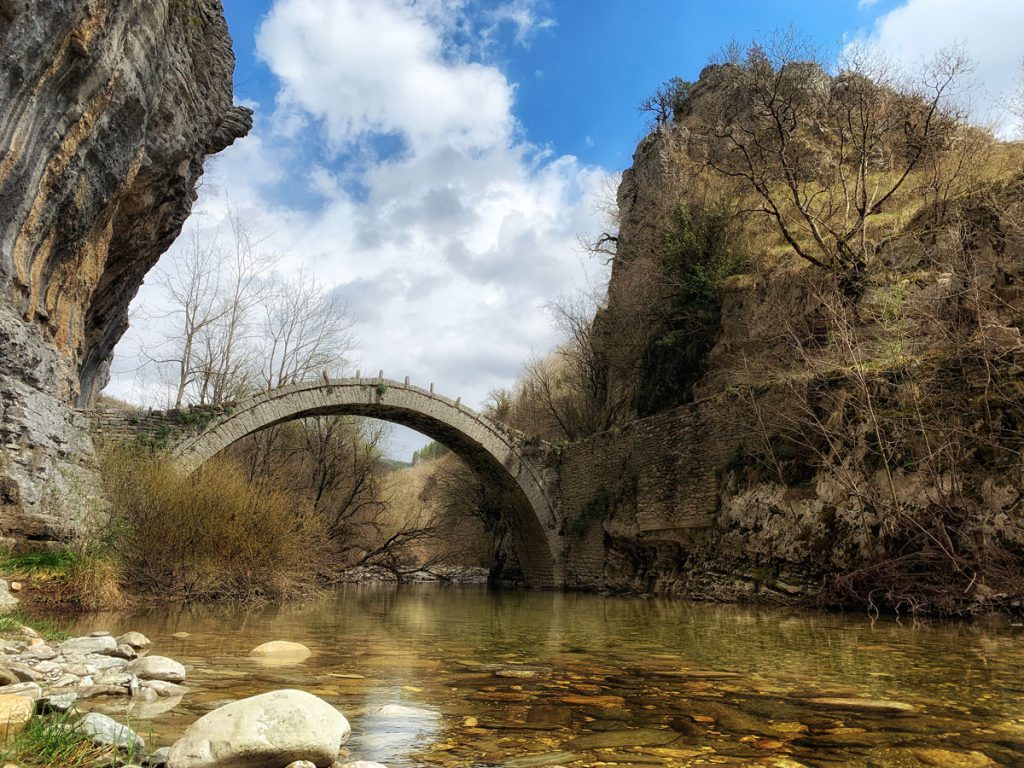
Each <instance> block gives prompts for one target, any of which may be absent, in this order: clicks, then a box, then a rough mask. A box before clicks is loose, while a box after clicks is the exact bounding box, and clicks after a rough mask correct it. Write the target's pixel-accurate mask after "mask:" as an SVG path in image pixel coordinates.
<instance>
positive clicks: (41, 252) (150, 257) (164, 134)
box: [0, 0, 252, 539]
mask: <svg viewBox="0 0 1024 768" xmlns="http://www.w3.org/2000/svg"><path fill="white" fill-rule="evenodd" d="M233 69H234V55H233V53H232V50H231V39H230V36H229V35H228V30H227V25H226V22H225V20H224V16H223V9H222V7H221V4H220V2H219V0H147V2H144V3H140V2H132V1H131V0H82V1H81V2H79V1H73V0H0V104H3V105H4V108H3V110H2V111H0V289H2V290H0V295H2V300H0V407H2V420H0V435H2V437H3V442H4V447H5V449H6V450H5V451H4V453H3V455H2V456H0V505H2V506H0V508H2V513H0V525H2V527H3V529H4V531H5V532H6V533H8V534H11V535H14V536H16V537H28V538H38V539H50V538H54V537H57V536H59V535H61V534H62V533H63V532H65V530H66V529H67V528H68V527H69V526H71V525H73V521H74V518H75V517H76V516H77V515H80V514H83V513H84V508H83V506H82V504H81V503H80V502H77V501H72V500H71V497H72V496H79V497H80V496H82V495H87V491H86V489H87V487H88V485H89V483H88V477H87V473H85V472H83V470H82V469H81V468H80V465H81V464H82V463H83V460H84V459H85V458H86V456H87V455H88V453H89V452H90V450H91V448H90V445H89V440H88V437H87V435H86V433H85V432H84V430H83V428H82V427H83V425H81V424H79V423H77V422H76V421H75V418H74V416H73V414H72V409H71V408H72V405H73V404H75V403H78V404H86V403H88V402H89V401H90V400H91V398H92V397H93V396H94V395H95V394H96V393H97V392H98V391H99V390H100V389H102V387H103V386H104V384H105V383H106V379H107V372H108V366H109V361H110V357H111V354H112V352H113V347H114V344H115V343H116V342H117V341H118V339H119V338H120V337H121V335H122V334H123V333H124V330H125V328H126V324H127V310H128V305H129V303H130V301H131V300H132V298H133V297H134V295H135V293H136V292H137V290H138V288H139V286H140V285H141V283H142V280H143V277H144V276H145V274H146V272H147V271H148V270H149V269H150V268H151V267H152V266H153V265H154V264H155V263H156V260H157V258H158V257H159V256H160V254H161V253H163V252H164V251H165V250H166V249H167V248H168V246H169V245H170V244H171V242H172V241H173V240H174V238H175V237H176V236H177V234H178V232H179V231H180V229H181V226H182V224H183V222H184V221H185V219H186V217H187V216H188V214H189V212H190V210H191V207H192V202H193V200H194V199H195V197H196V192H195V189H196V183H197V181H198V179H199V177H200V175H201V174H202V172H203V162H204V160H205V158H206V157H207V156H208V155H210V154H213V153H215V152H219V151H220V150H222V149H224V148H225V147H227V146H228V145H229V144H231V143H232V141H234V140H235V139H236V138H238V137H241V136H244V135H245V134H246V133H247V131H248V130H249V128H250V126H251V121H252V115H251V112H250V111H249V110H248V109H245V108H243V107H236V106H233V104H232V73H233Z"/></svg>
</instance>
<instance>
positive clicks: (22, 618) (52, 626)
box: [0, 610, 71, 641]
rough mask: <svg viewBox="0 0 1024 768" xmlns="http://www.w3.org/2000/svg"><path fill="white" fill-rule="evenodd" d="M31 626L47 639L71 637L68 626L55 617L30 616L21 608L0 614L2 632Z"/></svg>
mask: <svg viewBox="0 0 1024 768" xmlns="http://www.w3.org/2000/svg"><path fill="white" fill-rule="evenodd" d="M22 627H31V628H32V629H34V630H35V631H36V632H38V633H39V634H40V635H42V636H43V637H44V638H46V639H47V640H52V641H63V640H67V639H68V638H69V637H71V634H70V633H69V632H68V629H67V626H66V625H64V624H61V623H58V622H57V621H54V620H53V619H41V618H30V617H28V616H26V615H25V614H24V613H22V612H21V611H20V610H18V611H13V612H11V613H5V614H2V615H0V633H12V632H18V631H19V630H21V628H22Z"/></svg>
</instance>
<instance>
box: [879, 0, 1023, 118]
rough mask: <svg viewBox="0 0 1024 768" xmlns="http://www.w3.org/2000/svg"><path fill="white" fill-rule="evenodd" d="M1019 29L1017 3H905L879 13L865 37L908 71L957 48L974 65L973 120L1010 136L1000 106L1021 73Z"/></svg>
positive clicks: (1020, 7) (1020, 9)
mask: <svg viewBox="0 0 1024 768" xmlns="http://www.w3.org/2000/svg"><path fill="white" fill-rule="evenodd" d="M862 4H863V0H862ZM1021 30H1024V2H1021V0H973V1H972V2H969V3H968V2H963V0H906V2H904V3H903V4H902V5H900V6H898V7H896V8H894V9H892V10H891V11H888V12H886V13H884V14H882V15H881V16H880V17H879V18H878V19H877V20H876V21H875V23H874V25H873V27H872V28H871V30H870V31H869V32H868V33H867V34H866V38H867V40H868V41H870V42H871V43H873V44H876V45H878V46H879V47H880V48H882V49H883V50H886V51H889V52H891V53H892V54H893V55H894V56H895V57H896V58H897V59H898V60H899V61H901V62H902V63H903V64H905V65H906V66H908V67H911V68H913V67H915V66H918V65H920V64H921V62H922V61H924V60H926V59H929V58H931V57H932V56H933V55H934V54H935V53H936V51H938V50H939V49H941V48H948V47H950V46H953V45H956V44H963V45H964V46H965V48H966V49H967V52H968V54H969V55H970V57H971V58H972V59H973V60H974V61H975V62H976V64H977V68H976V70H975V72H974V75H973V79H974V81H975V83H976V86H975V88H974V89H973V90H972V94H971V96H972V113H973V116H974V118H975V119H976V120H977V121H979V122H995V123H997V124H998V125H999V127H1000V129H1001V132H1002V133H1003V134H1004V135H1010V134H1012V133H1013V131H1014V130H1015V129H1017V128H1018V127H1019V126H1017V125H1016V124H1015V122H1014V120H1013V118H1012V117H1011V116H1010V115H1009V114H1008V113H1007V112H1006V110H1004V109H1003V108H1002V107H1001V103H1002V102H1003V101H1005V100H1006V99H1007V98H1008V97H1009V95H1010V93H1011V92H1012V91H1013V88H1014V86H1015V84H1016V83H1017V82H1018V79H1019V77H1020V74H1021V66H1020V55H1021V53H1020V50H1021V49H1020V33H1021Z"/></svg>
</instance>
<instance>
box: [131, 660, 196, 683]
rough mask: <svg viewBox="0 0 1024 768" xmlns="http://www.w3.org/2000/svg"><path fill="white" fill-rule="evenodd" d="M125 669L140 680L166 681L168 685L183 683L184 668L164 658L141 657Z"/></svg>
mask: <svg viewBox="0 0 1024 768" xmlns="http://www.w3.org/2000/svg"><path fill="white" fill-rule="evenodd" d="M125 669H126V671H128V672H131V673H132V674H133V675H136V676H137V677H139V678H141V679H142V680H166V681H167V682H168V683H182V682H184V681H185V668H184V667H183V666H182V665H181V664H179V663H178V662H176V661H175V660H174V659H168V658H167V657H166V656H143V657H142V658H141V659H136V660H135V661H133V662H131V663H130V664H128V666H127V667H126V668H125Z"/></svg>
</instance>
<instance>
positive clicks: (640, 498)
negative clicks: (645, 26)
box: [560, 67, 1024, 613]
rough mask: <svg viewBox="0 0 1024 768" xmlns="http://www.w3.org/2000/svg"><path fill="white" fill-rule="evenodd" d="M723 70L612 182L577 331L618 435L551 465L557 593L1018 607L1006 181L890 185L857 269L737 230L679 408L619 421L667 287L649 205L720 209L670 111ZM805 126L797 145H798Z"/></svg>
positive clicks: (1022, 276)
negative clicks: (601, 276) (594, 307)
mask: <svg viewBox="0 0 1024 768" xmlns="http://www.w3.org/2000/svg"><path fill="white" fill-rule="evenodd" d="M730 71H731V70H730V68H728V67H724V68H723V67H713V68H709V69H708V70H706V71H705V72H704V73H702V74H701V80H700V82H699V83H697V84H696V85H695V86H694V88H693V90H692V91H691V92H690V97H689V100H688V101H687V102H686V104H685V105H684V107H685V108H684V109H683V110H682V118H681V119H680V117H679V115H677V116H676V117H677V122H672V121H668V122H665V123H664V124H662V125H659V126H658V127H657V129H656V130H655V131H653V132H652V133H651V135H649V136H648V137H646V138H645V139H643V140H642V141H641V142H640V144H639V146H638V147H637V150H636V153H635V154H634V157H633V167H632V168H630V169H628V170H627V171H626V172H625V173H624V174H623V177H622V183H621V186H620V188H619V193H618V205H619V214H620V230H619V233H618V237H617V240H616V241H615V245H616V254H615V258H614V261H613V270H612V274H611V281H610V285H609V288H608V300H607V302H606V304H605V305H604V306H603V307H602V309H601V310H600V311H599V313H598V315H597V317H596V319H595V323H594V330H595V335H596V339H597V346H598V347H599V351H600V352H601V353H602V354H603V360H602V361H601V362H603V363H604V364H605V366H606V373H607V398H608V401H607V403H606V411H607V412H608V413H609V414H610V415H611V417H612V418H610V419H609V421H611V422H612V423H613V424H614V426H613V428H612V429H610V430H607V431H605V432H603V433H600V434H597V435H593V436H591V437H589V438H588V439H586V440H585V441H581V442H578V443H575V444H572V445H569V446H567V447H566V448H565V450H564V451H563V454H562V457H561V464H560V469H561V492H562V514H563V517H564V519H565V520H566V523H567V531H566V533H567V536H566V542H567V558H566V560H567V564H566V571H567V583H568V584H569V585H570V586H579V587H587V588H595V587H596V588H600V589H608V590H613V591H633V592H663V593H674V594H680V595H686V596H688V597H694V598H700V599H714V600H762V601H776V602H784V603H798V602H802V603H816V604H828V605H856V606H865V605H867V606H870V607H872V608H878V607H880V606H881V607H884V608H886V609H890V610H908V611H934V612H950V613H968V612H974V611H981V610H987V609H990V608H994V607H995V608H999V609H1004V610H1014V611H1020V610H1022V605H1024V597H1022V596H1024V577H1022V574H1024V556H1022V553H1024V495H1022V494H1021V493H1020V488H1021V487H1022V486H1024V462H1022V461H1021V459H1020V457H1021V456H1022V455H1024V451H1022V441H1021V438H1020V429H1019V424H1020V420H1021V416H1020V414H1021V413H1022V412H1024V395H1022V390H1021V387H1020V381H1021V376H1022V373H1024V341H1022V338H1024V335H1022V332H1021V328H1024V289H1022V288H1021V287H1020V286H1021V285H1022V284H1024V266H1022V265H1024V236H1022V234H1021V226H1020V222H1021V220H1022V219H1024V177H1022V176H1021V175H1020V174H1019V173H1017V174H1015V175H1009V174H1008V176H1007V178H1005V179H1003V180H1002V181H1000V182H997V183H991V184H988V185H983V186H981V187H977V186H973V187H968V186H964V187H963V188H962V189H960V191H959V192H957V194H955V195H953V194H952V193H951V196H950V198H949V199H945V200H943V201H941V202H937V201H932V199H931V198H929V197H927V196H924V197H922V198H914V197H913V196H911V195H910V194H909V193H908V196H907V198H906V199H905V200H904V199H901V200H900V201H899V202H898V203H893V205H892V209H893V210H892V213H894V214H898V215H897V216H895V218H896V219H898V223H897V224H893V225H889V226H892V227H893V228H892V229H891V230H890V229H885V230H884V232H885V233H886V236H885V237H884V238H882V237H879V244H877V248H875V250H874V251H872V252H871V258H870V260H869V261H868V262H866V266H865V267H864V271H863V272H860V273H858V274H857V275H856V276H855V277H853V278H851V277H850V274H848V273H843V272H841V271H838V270H829V269H827V268H825V267H824V266H810V265H808V264H807V263H804V262H803V261H802V260H801V259H799V258H798V257H797V255H796V254H795V252H793V251H792V249H791V248H790V246H789V245H787V243H786V242H785V241H784V239H783V238H782V235H781V234H780V233H778V232H775V231H774V230H773V229H772V227H771V222H770V221H769V222H768V226H765V224H764V222H763V221H755V220H747V219H739V218H737V219H734V221H742V226H745V227H746V228H745V229H744V230H743V231H742V233H741V234H742V237H741V238H738V239H737V240H735V241H733V242H736V243H739V244H740V246H741V247H742V248H743V249H744V252H745V253H746V254H748V255H749V256H750V261H751V263H752V265H753V267H754V268H751V269H748V270H744V273H742V274H731V276H730V277H726V278H723V279H722V280H721V282H719V283H717V290H716V294H715V297H714V298H715V301H716V307H717V309H716V313H717V314H718V317H717V321H718V322H717V323H715V324H713V332H710V331H709V332H707V336H706V338H705V339H702V341H707V342H709V344H708V346H707V352H706V354H705V356H704V357H702V358H701V359H700V360H699V367H695V369H694V370H695V376H694V377H693V385H692V387H689V388H688V389H687V392H686V395H687V398H686V399H682V398H680V399H677V400H675V401H671V402H667V403H666V402H662V403H659V404H658V408H657V409H656V410H646V414H647V416H646V418H642V419H637V418H636V417H637V415H638V412H639V409H638V408H637V407H635V405H634V403H635V402H636V398H635V397H634V395H635V393H636V392H638V391H640V387H641V385H642V383H643V382H644V381H645V379H653V378H655V377H658V376H663V377H665V378H669V377H668V376H667V375H666V373H665V370H664V369H661V368H658V367H656V366H649V365H646V363H645V360H644V351H645V348H649V342H650V341H651V338H652V336H651V328H652V327H653V323H652V322H651V320H652V319H656V318H657V317H658V312H659V306H658V305H659V302H661V303H662V305H663V306H669V301H668V300H671V298H672V295H671V290H666V289H665V288H664V287H663V286H659V285H658V280H657V279H654V280H652V279H651V277H652V275H653V276H655V278H656V277H657V275H658V272H657V270H658V268H659V259H663V258H664V257H663V256H662V253H663V252H664V250H665V242H666V239H665V233H666V232H667V233H668V234H669V235H671V234H672V233H673V230H672V229H671V226H672V223H673V220H672V217H671V216H666V213H667V212H671V211H673V209H674V208H676V207H677V206H679V205H680V204H682V205H683V206H684V207H685V206H689V207H691V208H693V209H695V210H701V206H705V205H706V204H707V201H708V200H712V201H713V200H714V199H715V197H714V195H713V194H709V192H708V188H707V187H705V186H703V184H704V183H705V182H702V180H701V178H702V177H701V175H700V174H699V173H697V171H700V170H702V162H701V154H700V153H701V152H702V151H704V150H702V147H704V149H706V142H705V143H704V144H703V145H702V143H701V141H698V140H697V139H696V138H695V137H696V136H697V129H698V127H697V126H696V125H695V124H694V123H689V122H687V121H688V119H689V117H692V116H693V115H694V114H695V113H696V112H699V110H701V109H702V108H703V107H702V106H701V105H702V103H705V102H703V101H702V100H703V99H706V98H713V97H714V94H715V89H716V88H718V87H719V86H720V85H721V82H722V81H723V78H727V77H729V75H730ZM816 71H817V70H812V73H813V72H816ZM821 78H824V80H819V79H817V78H809V79H808V82H810V83H811V84H812V85H814V84H815V83H823V82H828V78H827V77H826V76H825V75H824V74H823V73H821ZM815 87H816V86H815ZM965 130H966V129H965ZM970 130H971V131H973V130H974V129H973V128H972V129H970ZM815 135H816V133H815V132H814V131H811V132H809V137H810V138H808V139H807V142H808V148H806V149H804V150H801V151H807V152H809V153H810V154H811V156H815V155H814V152H815V151H816V147H815V146H814V143H813V142H814V141H815V138H814V136H815ZM802 146H803V145H802ZM817 149H820V147H818V148H817ZM999 151H1000V146H999V145H995V146H994V148H993V152H999ZM703 170H706V169H703ZM684 178H688V179H689V180H690V181H689V182H688V183H683V181H682V180H683V179H684ZM719 183H722V182H721V180H719ZM687 184H689V186H688V185H687ZM725 189H726V191H727V192H729V193H730V194H732V193H733V188H732V187H725ZM712 191H714V190H712ZM718 192H719V194H721V189H719V190H718ZM735 194H738V195H741V194H742V189H741V188H737V191H736V192H735ZM705 195H707V197H705ZM907 201H909V202H907ZM899 206H905V208H904V209H903V210H900V209H899ZM703 210H708V209H707V208H704V209H703ZM911 211H912V213H911ZM887 213H889V210H888V209H887ZM876 223H877V222H876ZM878 226H879V227H881V224H878ZM659 232H661V234H659ZM675 253H680V252H679V251H677V252H675ZM682 253H683V254H684V255H685V256H686V257H687V258H694V254H695V253H697V252H696V251H695V250H690V251H686V252H682ZM697 258H699V254H698V257H697ZM697 263H698V264H699V263H700V262H699V261H698V262H697ZM680 295H685V293H684V292H680ZM697 308H698V309H699V308H700V307H699V305H697ZM711 327H712V326H711V325H705V326H703V328H704V329H708V328H711ZM662 338H664V337H662ZM674 343H678V342H674ZM680 346H682V345H680ZM679 359H683V358H682V356H680V358H679ZM687 364H688V365H693V363H692V358H690V359H688V360H687ZM693 372H694V371H691V370H684V369H683V367H682V366H679V367H677V368H675V369H673V374H675V375H678V376H679V378H683V377H682V375H681V374H683V373H685V374H689V373H693Z"/></svg>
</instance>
